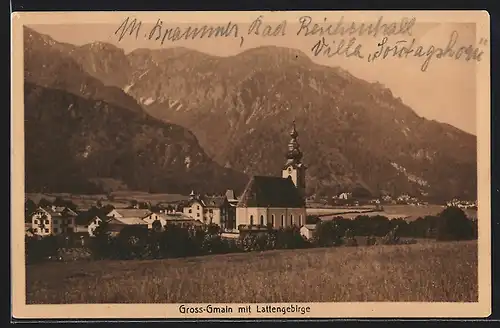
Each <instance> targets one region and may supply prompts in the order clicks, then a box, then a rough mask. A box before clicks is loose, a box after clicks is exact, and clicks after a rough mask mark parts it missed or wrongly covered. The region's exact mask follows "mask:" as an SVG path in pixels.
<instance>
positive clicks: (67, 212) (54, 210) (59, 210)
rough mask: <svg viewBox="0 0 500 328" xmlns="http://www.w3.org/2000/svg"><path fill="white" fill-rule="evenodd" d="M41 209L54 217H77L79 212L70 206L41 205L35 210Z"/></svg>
mask: <svg viewBox="0 0 500 328" xmlns="http://www.w3.org/2000/svg"><path fill="white" fill-rule="evenodd" d="M40 210H42V211H44V212H45V213H47V214H50V216H52V217H76V216H78V214H77V213H75V211H73V210H72V209H70V208H68V207H64V206H47V207H39V208H37V209H36V210H35V212H38V211H40ZM35 212H33V213H35Z"/></svg>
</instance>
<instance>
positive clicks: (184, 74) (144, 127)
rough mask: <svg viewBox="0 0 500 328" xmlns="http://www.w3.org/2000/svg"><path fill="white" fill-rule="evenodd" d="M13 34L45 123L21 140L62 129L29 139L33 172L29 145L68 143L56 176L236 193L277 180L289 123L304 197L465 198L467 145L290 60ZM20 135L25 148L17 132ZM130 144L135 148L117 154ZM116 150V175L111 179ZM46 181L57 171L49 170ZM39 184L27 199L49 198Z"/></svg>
mask: <svg viewBox="0 0 500 328" xmlns="http://www.w3.org/2000/svg"><path fill="white" fill-rule="evenodd" d="M24 32H25V35H24V40H25V57H24V63H25V82H26V85H27V87H25V90H26V99H32V101H31V102H29V101H27V102H26V105H25V106H26V109H25V110H26V111H27V112H31V111H33V112H41V111H43V112H45V111H47V112H49V113H52V114H50V115H52V116H50V115H49V114H47V115H48V116H47V119H46V120H44V121H43V123H42V121H39V122H38V123H33V125H35V127H33V129H34V130H33V131H37V130H36V129H37V128H38V129H42V130H44V131H45V130H47V131H52V132H53V131H54V130H57V129H61V125H62V124H64V125H65V128H64V129H63V130H64V131H65V132H64V133H65V135H64V136H65V137H64V138H62V137H61V136H50V133H43V134H40V132H37V133H38V137H37V136H36V135H37V134H35V133H33V134H35V136H34V137H32V138H35V139H39V140H34V141H33V146H32V147H31V148H30V150H29V151H30V152H32V157H31V158H33V161H41V160H40V159H39V155H40V153H43V152H44V149H45V148H44V147H45V146H43V147H42V146H35V145H37V144H38V143H39V142H41V143H43V142H46V141H45V140H48V139H50V138H51V139H50V140H52V142H54V143H56V144H57V143H62V142H65V141H67V140H74V145H72V144H68V145H67V146H65V147H67V151H68V153H67V154H66V158H68V165H70V164H69V163H71V166H72V168H71V169H70V168H68V170H70V171H71V172H78V173H75V174H77V175H79V176H81V177H83V178H84V179H86V180H89V179H93V178H96V177H99V178H112V179H116V180H120V181H123V182H124V183H125V184H126V185H127V186H128V187H129V188H139V189H143V190H144V189H147V190H159V191H166V189H165V188H167V189H168V191H184V190H187V189H189V188H198V189H203V190H204V189H206V188H208V189H214V190H223V189H225V188H226V187H227V188H229V187H232V188H234V189H237V190H241V188H242V185H244V183H245V182H246V181H247V179H248V176H250V175H279V174H281V168H282V165H283V164H284V161H285V158H284V156H285V151H286V147H287V143H288V141H289V138H290V136H289V135H288V131H289V129H290V125H291V122H292V121H293V120H295V121H296V126H297V130H298V132H299V142H300V145H301V149H302V151H303V152H304V159H303V160H304V163H305V164H306V165H307V166H308V172H307V178H306V182H307V193H308V194H310V195H311V194H316V195H321V194H334V193H338V192H341V191H350V190H354V189H357V188H362V189H364V190H367V191H369V192H370V193H371V194H372V195H379V194H381V193H382V194H384V193H388V194H392V195H399V194H402V193H408V194H411V195H415V196H425V197H430V198H433V199H436V198H439V199H449V198H451V197H459V198H470V199H475V198H476V184H477V181H476V170H477V168H476V137H475V136H473V135H471V134H468V133H466V132H464V131H461V130H459V129H457V128H455V127H453V126H451V125H448V124H444V123H439V122H436V121H431V120H427V119H425V118H423V117H420V116H419V115H417V114H416V113H415V111H414V110H413V109H411V108H410V107H408V106H407V105H405V104H404V103H403V102H402V100H401V99H399V98H396V97H394V96H393V95H392V93H391V91H390V90H389V89H388V88H386V87H384V86H383V85H381V84H380V83H369V82H366V81H364V80H361V79H359V78H356V77H354V76H352V75H351V74H350V73H349V72H347V71H345V70H343V69H341V68H339V67H327V66H322V65H318V64H315V63H314V62H312V61H311V60H310V59H309V57H308V56H307V55H305V54H304V53H302V52H301V51H298V50H295V49H289V48H281V47H274V46H268V47H260V48H254V49H250V50H247V51H244V52H242V53H240V54H238V55H235V56H230V57H216V56H211V55H208V54H205V53H201V52H198V51H195V50H191V49H186V48H168V49H154V50H153V49H137V50H134V51H132V52H130V53H128V54H126V53H125V52H124V51H123V50H122V49H120V48H118V47H116V46H114V45H111V44H107V43H103V42H94V43H91V44H86V45H83V46H75V45H70V44H66V43H61V42H57V41H55V40H53V39H52V38H51V37H49V36H47V35H42V34H39V33H37V32H35V31H34V30H33V29H30V28H27V27H26V28H25V30H24ZM408 84H409V87H410V86H411V79H410V78H409V79H408ZM37 97H38V98H37ZM45 99H48V100H45ZM46 101H48V102H47V103H46ZM71 104H74V105H72V106H75V104H78V105H79V106H78V107H71V108H72V110H73V111H77V113H79V114H78V115H80V116H78V115H77V114H72V113H73V111H72V110H69V109H68V107H69V106H71ZM75 108H77V109H75ZM106 109H107V110H106ZM37 115H38V114H37ZM35 117H36V116H35ZM49 117H52V118H49ZM74 117H80V119H79V120H76V119H75V118H74ZM115 120H116V122H119V124H118V123H115ZM34 122H36V121H34ZM126 122H131V123H130V124H127V123H126ZM132 122H133V123H132ZM37 124H38V126H36V125H37ZM79 124H83V125H84V126H86V127H87V129H88V132H85V133H83V131H84V130H85V129H84V128H80V127H79ZM120 124H121V125H120ZM129 125H130V126H129ZM69 126H71V128H69ZM75 130H81V131H79V132H78V133H77V132H76V131H75ZM26 131H27V137H26V144H27V145H28V144H29V143H30V142H31V141H30V140H32V139H30V138H28V135H29V133H32V132H28V123H26ZM73 131H75V132H73ZM111 131H113V133H111ZM159 131H163V136H162V135H161V134H162V133H160V132H159ZM166 131H175V132H171V133H170V134H168V133H167V132H166ZM58 133H59V132H58ZM86 133H88V134H86ZM166 133H167V134H168V135H166V136H165V134H166ZM100 134H107V135H106V136H105V137H103V138H101V139H100V138H98V137H97V136H99V135H100ZM40 135H43V138H40V137H39V136H40ZM117 135H121V136H122V137H123V138H124V139H119V140H121V141H119V140H117ZM47 138H48V139H47ZM124 140H126V142H125V141H124ZM139 140H142V142H140V141H139ZM146 140H147V141H146ZM129 142H132V143H133V144H134V145H135V146H134V148H132V149H128V148H127V147H126V146H125V145H128V144H129ZM173 144H175V145H181V146H178V147H180V148H182V151H177V148H175V149H176V151H173V150H171V151H170V153H169V156H170V157H169V156H167V155H166V154H167V151H166V150H167V149H173V148H172V147H174V146H170V145H173ZM89 145H90V146H89ZM78 147H80V148H78ZM82 147H91V149H99V151H94V152H93V153H92V152H91V153H92V154H93V155H92V158H93V160H92V161H90V160H89V159H88V157H87V158H86V159H85V160H82V159H81V155H79V154H81V153H82V150H81V149H82ZM92 147H93V148H92ZM180 148H179V149H180ZM77 149H79V150H78V151H77ZM125 150H126V151H125ZM123 151H125V153H127V155H123V156H125V157H123V158H127V159H124V160H123V161H126V163H127V164H121V166H120V165H118V166H116V158H117V157H119V155H117V154H120V153H122V152H123ZM138 154H142V155H141V156H143V157H140V156H139V155H138ZM79 156H80V157H79ZM120 156H121V155H120ZM126 156H130V157H126ZM49 157H50V156H49ZM89 157H90V156H89ZM187 157H189V158H190V159H191V160H192V163H191V164H189V165H187V166H189V168H188V167H187V166H186V164H185V162H186V158H187ZM35 158H37V159H36V160H35ZM131 158H134V160H130V159H131ZM139 158H144V160H139ZM166 158H168V159H166ZM195 158H196V159H198V160H194V159H195ZM49 162H50V161H49ZM118 162H119V163H120V161H118ZM89 163H92V164H91V165H90V164H89ZM172 163H183V164H182V165H178V164H176V165H172ZM28 164H29V157H28V147H27V177H28V176H30V175H31V176H33V177H35V176H36V177H37V178H36V179H38V178H39V177H38V175H39V174H37V173H36V172H39V171H38V170H39V168H37V167H36V166H35V167H33V168H32V169H30V168H29V167H28V166H30V165H28ZM195 168H196V170H195ZM30 170H31V171H30ZM45 170H49V171H50V170H54V171H55V173H54V174H57V172H58V171H60V169H59V168H58V167H57V166H54V167H52V168H51V166H50V165H48V164H47V165H46V166H45ZM193 170H195V171H196V174H193V172H194V171H193ZM168 172H171V173H168ZM177 172H179V173H178V174H177ZM207 172H208V173H207ZM68 174H69V173H68ZM44 176H46V177H47V178H46V179H42V180H44V181H38V182H36V183H34V184H33V188H38V189H39V188H41V187H43V186H45V187H46V188H49V189H54V188H55V189H57V188H59V187H57V186H49V185H50V184H51V183H50V181H54V180H55V178H54V177H52V178H48V177H49V176H50V174H49V175H44ZM36 179H35V180H36ZM165 179H166V180H165ZM27 180H28V179H27ZM30 181H32V179H31V180H30ZM89 181H90V180H89ZM167 186H168V187H167ZM68 188H70V187H68ZM177 189H179V190H177Z"/></svg>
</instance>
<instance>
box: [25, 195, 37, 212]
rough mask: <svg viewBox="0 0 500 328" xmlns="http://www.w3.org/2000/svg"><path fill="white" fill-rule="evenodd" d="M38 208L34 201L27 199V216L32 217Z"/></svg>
mask: <svg viewBox="0 0 500 328" xmlns="http://www.w3.org/2000/svg"><path fill="white" fill-rule="evenodd" d="M36 208H37V206H36V203H35V202H34V201H32V200H31V199H27V200H26V202H25V203H24V212H25V214H26V215H30V214H31V213H33V212H34V211H35V210H36Z"/></svg>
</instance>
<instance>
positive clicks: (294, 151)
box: [286, 120, 302, 165]
mask: <svg viewBox="0 0 500 328" xmlns="http://www.w3.org/2000/svg"><path fill="white" fill-rule="evenodd" d="M298 136H299V133H298V132H297V129H296V127H295V120H293V122H292V130H291V131H290V137H291V139H290V142H289V143H288V151H287V152H286V159H287V162H286V165H289V164H299V163H300V161H301V159H302V152H301V151H300V145H299V142H298V141H297V137H298Z"/></svg>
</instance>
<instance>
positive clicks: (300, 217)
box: [299, 214, 302, 227]
mask: <svg viewBox="0 0 500 328" xmlns="http://www.w3.org/2000/svg"><path fill="white" fill-rule="evenodd" d="M301 226H302V214H300V215H299V227H301Z"/></svg>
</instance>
